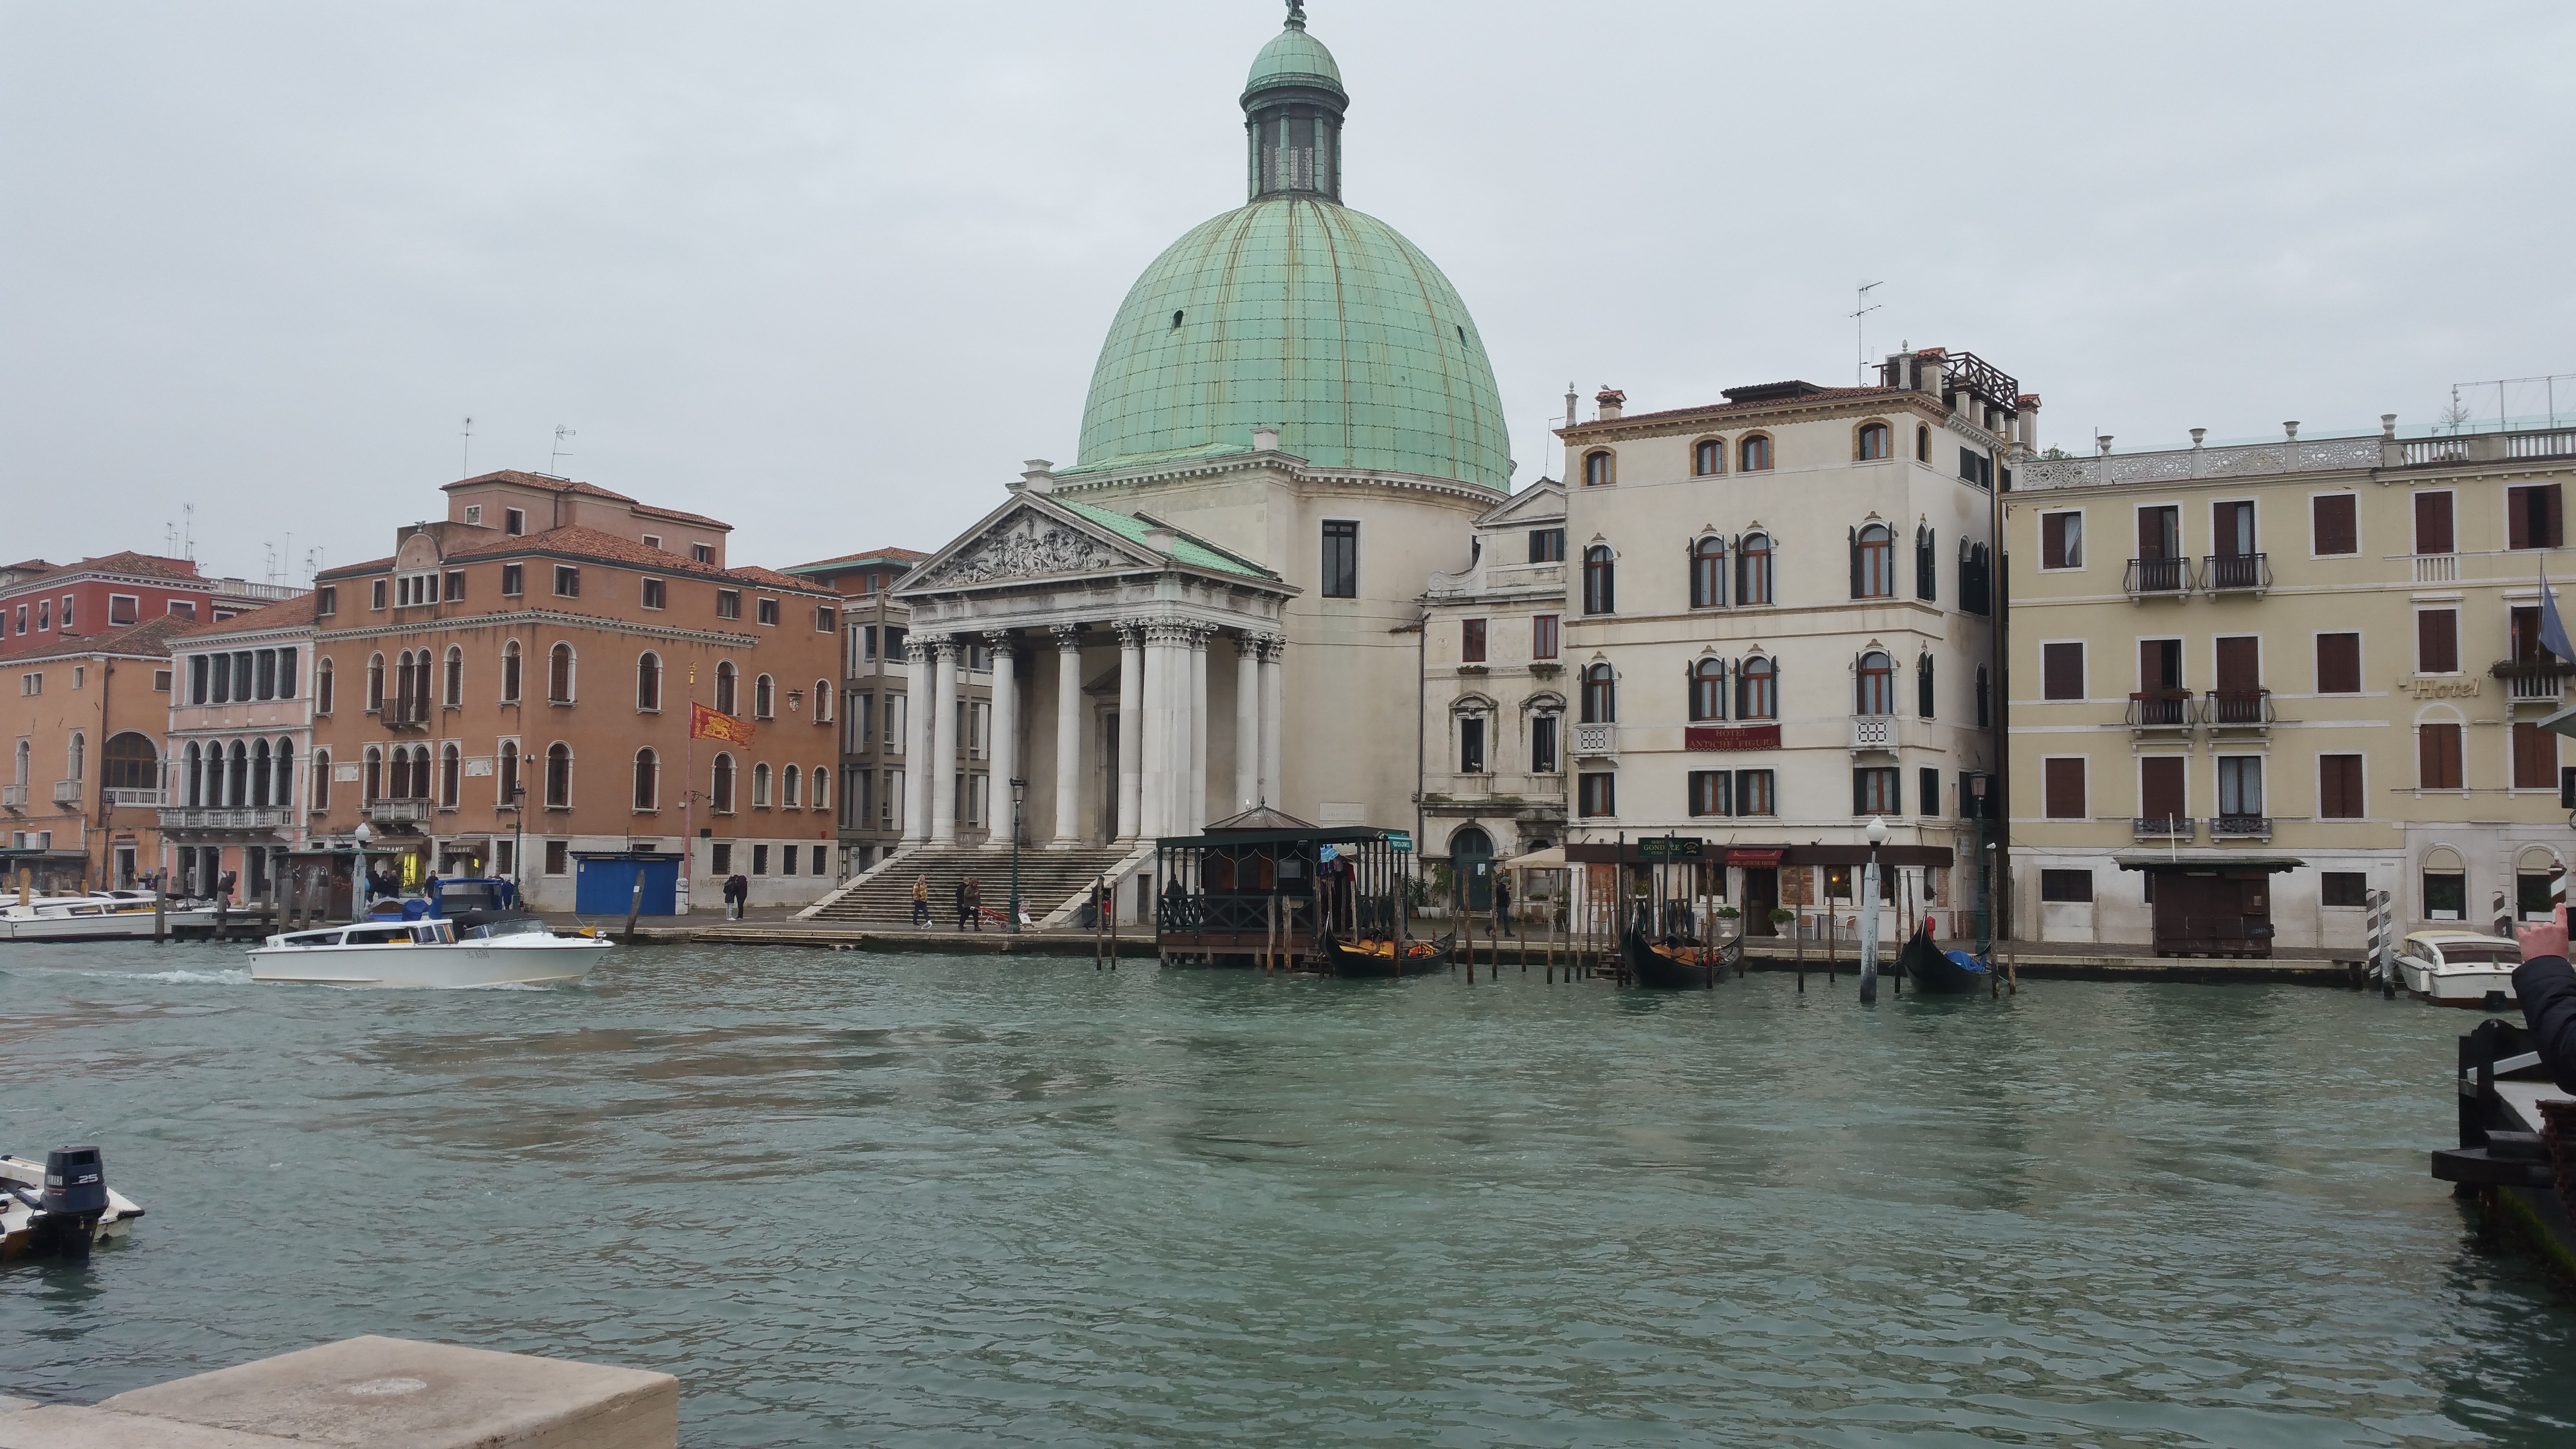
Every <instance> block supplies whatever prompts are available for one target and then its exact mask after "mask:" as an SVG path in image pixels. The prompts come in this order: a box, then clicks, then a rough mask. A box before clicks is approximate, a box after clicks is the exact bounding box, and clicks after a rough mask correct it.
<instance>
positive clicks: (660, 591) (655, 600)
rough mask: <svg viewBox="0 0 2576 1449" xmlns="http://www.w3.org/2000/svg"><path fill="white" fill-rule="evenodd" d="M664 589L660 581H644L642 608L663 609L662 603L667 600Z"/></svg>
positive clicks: (663, 604)
mask: <svg viewBox="0 0 2576 1449" xmlns="http://www.w3.org/2000/svg"><path fill="white" fill-rule="evenodd" d="M665 588H666V586H665V585H664V584H663V582H662V580H660V579H646V580H645V581H644V584H643V588H642V594H643V603H644V607H645V608H648V609H659V608H663V607H665V602H664V601H665V599H666V598H667V595H666V594H665V592H664V590H665Z"/></svg>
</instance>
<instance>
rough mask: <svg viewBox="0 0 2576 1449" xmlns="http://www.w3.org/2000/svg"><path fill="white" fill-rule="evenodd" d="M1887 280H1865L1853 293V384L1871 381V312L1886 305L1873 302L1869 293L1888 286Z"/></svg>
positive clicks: (1861, 384)
mask: <svg viewBox="0 0 2576 1449" xmlns="http://www.w3.org/2000/svg"><path fill="white" fill-rule="evenodd" d="M1886 285H1887V284H1886V283H1885V282H1863V283H1861V284H1860V290H1858V291H1857V292H1855V293H1853V294H1852V314H1851V318H1852V386H1854V387H1865V386H1867V385H1868V382H1869V314H1870V313H1872V312H1875V311H1877V310H1878V309H1879V308H1881V307H1884V306H1886V305H1887V304H1886V303H1884V302H1873V301H1871V300H1870V299H1869V294H1870V293H1872V292H1875V291H1877V290H1878V289H1879V288H1881V287H1884V286H1886Z"/></svg>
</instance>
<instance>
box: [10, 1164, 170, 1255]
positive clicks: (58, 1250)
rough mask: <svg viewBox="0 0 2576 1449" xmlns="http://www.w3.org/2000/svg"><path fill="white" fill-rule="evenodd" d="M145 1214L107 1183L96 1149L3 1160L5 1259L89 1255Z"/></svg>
mask: <svg viewBox="0 0 2576 1449" xmlns="http://www.w3.org/2000/svg"><path fill="white" fill-rule="evenodd" d="M141 1216H143V1209H142V1207H141V1206H140V1205H139V1204H137V1203H136V1202H135V1201H134V1199H132V1198H130V1197H127V1196H126V1195H125V1194H123V1193H121V1192H118V1191H117V1190H116V1189H114V1188H112V1187H109V1186H108V1185H107V1168H106V1165H105V1164H104V1162H103V1161H102V1160H101V1159H100V1156H99V1151H98V1149H97V1148H95V1147H62V1148H57V1149H55V1150H54V1151H52V1152H49V1153H47V1154H45V1160H44V1161H42V1162H33V1161H30V1160H28V1159H27V1158H24V1157H0V1261H7V1260H11V1259H17V1258H28V1257H35V1256H38V1255H50V1254H68V1255H71V1256H75V1257H76V1256H79V1255H81V1254H84V1253H87V1252H88V1251H89V1250H90V1246H91V1245H92V1244H94V1243H99V1242H103V1241H105V1240H107V1239H109V1238H121V1237H123V1236H125V1234H126V1233H127V1232H129V1231H131V1230H132V1228H133V1226H134V1220H135V1219H136V1218H139V1217H141Z"/></svg>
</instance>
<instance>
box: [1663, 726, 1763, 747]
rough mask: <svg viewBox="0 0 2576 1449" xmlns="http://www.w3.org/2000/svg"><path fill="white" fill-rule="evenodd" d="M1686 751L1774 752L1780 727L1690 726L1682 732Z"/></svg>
mask: <svg viewBox="0 0 2576 1449" xmlns="http://www.w3.org/2000/svg"><path fill="white" fill-rule="evenodd" d="M1682 748H1683V749H1686V750H1776V749H1778V748H1780V727H1779V726H1778V725H1775V724H1767V725H1692V726H1690V727H1689V728H1687V729H1685V730H1683V731H1682Z"/></svg>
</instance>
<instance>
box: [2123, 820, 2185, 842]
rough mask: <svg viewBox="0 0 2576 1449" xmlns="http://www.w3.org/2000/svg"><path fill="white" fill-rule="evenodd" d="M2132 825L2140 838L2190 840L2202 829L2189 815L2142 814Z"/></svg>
mask: <svg viewBox="0 0 2576 1449" xmlns="http://www.w3.org/2000/svg"><path fill="white" fill-rule="evenodd" d="M2131 825H2132V826H2133V827H2134V833H2135V834H2136V836H2137V838H2138V839H2140V840H2189V839H2191V838H2193V837H2194V836H2195V835H2197V834H2198V833H2199V830H2200V822H2199V821H2197V820H2194V819H2192V818H2191V817H2190V816H2188V815H2141V816H2139V817H2138V818H2137V819H2136V820H2134V821H2132V822H2131Z"/></svg>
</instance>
